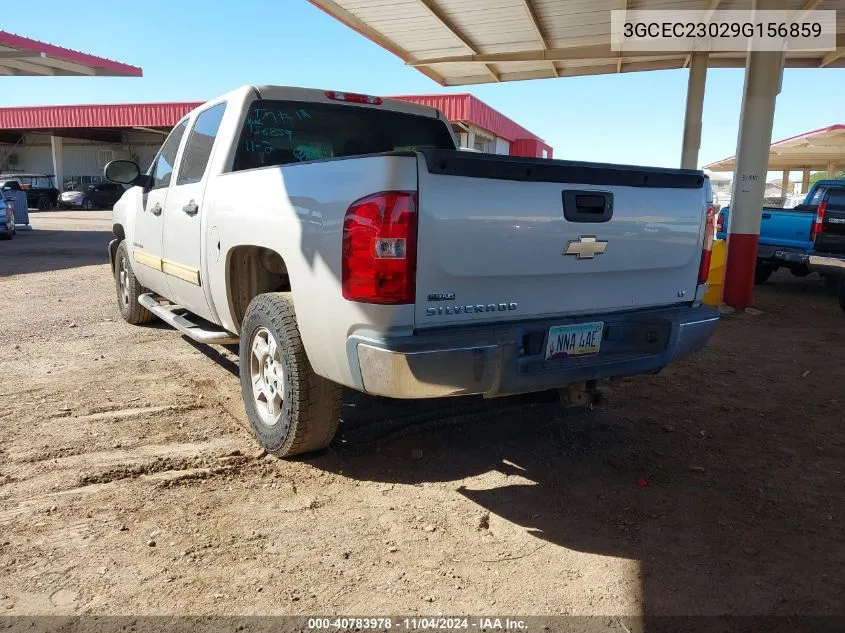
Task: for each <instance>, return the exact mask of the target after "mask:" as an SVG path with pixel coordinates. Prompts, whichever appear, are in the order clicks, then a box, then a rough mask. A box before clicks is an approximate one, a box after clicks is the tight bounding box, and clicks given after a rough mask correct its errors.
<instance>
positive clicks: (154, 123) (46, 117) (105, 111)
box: [0, 102, 201, 130]
mask: <svg viewBox="0 0 845 633" xmlns="http://www.w3.org/2000/svg"><path fill="white" fill-rule="evenodd" d="M200 103H201V102H196V103H195V102H176V103H112V104H107V105H62V106H24V107H17V108H0V129H3V130H40V129H53V128H102V127H106V128H114V127H118V128H120V127H173V126H174V125H176V123H178V122H179V119H181V118H182V117H183V116H185V114H187V113H188V112H190V111H191V110H193V109H194V108H196V107H197V106H198V105H200Z"/></svg>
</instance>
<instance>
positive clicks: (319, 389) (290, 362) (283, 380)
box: [240, 292, 342, 457]
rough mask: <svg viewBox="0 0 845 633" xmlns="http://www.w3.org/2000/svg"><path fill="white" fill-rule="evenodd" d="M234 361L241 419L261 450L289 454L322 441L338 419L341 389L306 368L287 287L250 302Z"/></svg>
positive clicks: (313, 447) (320, 445)
mask: <svg viewBox="0 0 845 633" xmlns="http://www.w3.org/2000/svg"><path fill="white" fill-rule="evenodd" d="M240 365H241V367H240V373H241V392H242V394H243V399H244V407H245V408H246V414H247V419H248V420H249V424H250V426H251V427H252V430H253V432H254V433H255V437H256V438H257V439H258V441H259V443H260V444H261V445H262V446H263V447H264V448H265V449H266V450H267V452H269V453H273V454H274V455H276V456H278V457H292V456H294V455H299V454H301V453H308V452H311V451H316V450H319V449H322V448H325V447H326V446H328V444H329V442H331V440H332V438H333V437H334V434H335V431H336V430H337V425H338V423H339V421H340V404H341V395H342V390H341V387H340V386H339V385H337V384H335V383H333V382H331V381H329V380H326V379H325V378H323V377H322V376H318V375H317V374H316V373H314V370H313V369H312V368H311V363H309V362H308V356H307V355H306V353H305V347H304V346H303V344H302V339H301V338H300V335H299V327H298V326H297V324H296V314H295V312H294V307H293V298H292V296H291V294H290V293H289V292H274V293H267V294H262V295H258V296H257V297H255V298H254V299H253V300H252V301H251V302H250V304H249V307H247V311H246V315H245V316H244V322H243V327H242V328H241V336H240Z"/></svg>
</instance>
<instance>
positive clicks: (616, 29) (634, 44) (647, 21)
mask: <svg viewBox="0 0 845 633" xmlns="http://www.w3.org/2000/svg"><path fill="white" fill-rule="evenodd" d="M610 25H611V30H610V43H611V50H613V51H620V52H626V51H627V52H640V53H642V52H655V53H663V52H684V53H708V52H712V53H717V52H731V51H733V52H745V51H749V50H758V51H782V50H787V51H807V52H815V51H834V50H836V11H830V10H820V11H801V10H794V11H793V10H790V11H750V10H748V11H733V10H724V11H707V10H701V11H698V10H695V11H688V10H660V11H651V10H649V11H640V10H632V11H622V10H614V11H611V16H610Z"/></svg>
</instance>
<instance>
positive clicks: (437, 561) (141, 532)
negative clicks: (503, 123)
mask: <svg viewBox="0 0 845 633" xmlns="http://www.w3.org/2000/svg"><path fill="white" fill-rule="evenodd" d="M32 223H33V226H34V227H35V229H36V230H34V231H32V232H31V233H19V234H18V237H17V238H16V239H15V240H14V241H13V242H2V243H0V351H1V352H2V357H0V358H1V359H2V360H0V362H1V363H2V372H0V376H2V378H0V613H5V614H181V613H189V614H217V613H226V614H315V613H320V614H338V613H356V614H397V613H402V614H415V613H416V614H437V613H451V614H457V613H466V614H485V613H501V614H524V615H549V614H581V615H595V614H604V615H611V614H614V615H625V614H628V615H635V614H644V615H667V614H773V615H783V614H802V615H807V614H815V615H823V614H842V612H843V598H842V596H843V595H845V571H843V569H845V531H844V530H843V520H845V485H843V484H845V477H843V469H845V443H844V442H843V434H844V432H843V423H845V416H843V404H845V390H843V385H845V362H843V358H845V314H842V313H841V311H840V309H839V307H838V306H837V304H836V301H835V298H834V297H832V296H830V295H829V294H828V293H827V292H826V291H825V289H824V287H823V285H822V283H821V282H820V281H818V280H817V279H815V278H807V279H794V278H792V277H791V276H789V274H788V273H778V274H776V275H775V276H774V277H773V278H772V280H771V282H770V283H768V284H767V285H766V286H764V287H761V288H760V289H759V290H758V291H757V293H756V297H755V302H754V307H755V308H757V309H758V310H760V311H762V313H759V314H758V313H755V314H747V313H746V314H739V315H734V316H731V317H727V318H725V319H723V320H722V323H721V324H720V326H719V329H718V332H717V334H716V336H715V338H714V339H713V341H712V343H711V345H710V346H709V347H708V348H707V349H706V350H705V351H704V352H703V353H701V354H700V355H698V356H697V357H695V358H691V359H687V360H684V361H681V362H678V363H676V364H675V365H673V366H671V367H670V368H668V369H667V370H665V371H664V372H662V373H660V374H658V375H653V376H644V377H636V378H631V379H625V380H620V381H616V382H613V383H610V384H608V385H607V395H608V397H607V402H606V404H605V405H604V407H603V408H601V409H599V410H597V411H593V412H581V413H566V412H564V411H562V410H561V408H560V407H559V406H558V405H557V404H555V403H554V402H552V401H551V400H550V399H549V398H548V397H544V396H542V395H541V396H538V397H530V398H526V397H521V398H516V399H503V400H497V401H482V400H479V399H474V398H473V399H462V400H447V401H435V402H425V403H419V402H417V403H413V402H411V403H403V402H391V401H385V400H376V399H373V398H367V397H364V396H360V395H356V394H350V395H349V397H348V398H347V399H346V403H345V405H344V411H343V422H342V424H341V427H340V431H339V433H338V436H337V438H336V439H335V441H334V443H333V445H332V446H331V448H330V449H329V450H328V451H326V452H325V453H324V454H321V455H319V456H316V457H313V458H309V459H305V460H301V461H292V462H284V461H280V460H278V459H275V458H273V457H265V456H262V455H261V453H260V450H259V449H258V446H257V444H256V443H255V442H254V441H253V439H252V438H251V435H250V432H249V430H248V428H247V426H246V421H245V417H244V412H243V408H242V404H241V398H240V392H239V387H238V381H237V379H236V377H235V376H236V375H237V371H238V363H237V357H236V355H235V354H233V353H231V351H230V350H228V349H224V348H203V347H202V346H198V345H193V344H191V343H190V342H188V341H187V340H186V339H185V338H183V337H182V336H180V335H179V334H178V333H177V332H175V331H173V330H171V329H168V328H167V327H165V326H163V325H161V324H158V325H152V326H147V327H133V326H130V325H127V324H126V323H124V322H123V321H122V320H121V319H120V316H119V314H118V312H117V308H116V302H115V292H114V284H113V281H112V279H111V277H110V274H109V270H108V266H107V258H106V244H107V243H108V241H109V239H110V233H109V224H110V222H109V213H108V212H87V213H86V212H45V213H33V214H32ZM619 630H620V631H621V630H622V629H619Z"/></svg>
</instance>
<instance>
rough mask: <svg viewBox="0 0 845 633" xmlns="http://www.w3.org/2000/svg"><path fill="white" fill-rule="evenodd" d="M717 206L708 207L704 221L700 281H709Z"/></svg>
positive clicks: (699, 267)
mask: <svg viewBox="0 0 845 633" xmlns="http://www.w3.org/2000/svg"><path fill="white" fill-rule="evenodd" d="M715 216H716V207H713V206H710V207H707V217H706V219H705V221H704V245H703V246H702V248H701V263H700V264H699V266H698V283H699V284H703V283H707V277H708V276H709V275H710V256H711V255H712V254H713V235H714V234H715V219H716V217H715Z"/></svg>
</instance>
